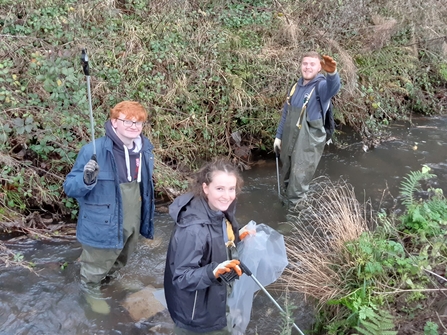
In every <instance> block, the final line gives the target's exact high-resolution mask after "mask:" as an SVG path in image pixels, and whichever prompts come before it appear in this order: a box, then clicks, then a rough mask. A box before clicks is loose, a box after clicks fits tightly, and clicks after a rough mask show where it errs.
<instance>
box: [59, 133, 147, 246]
mask: <svg viewBox="0 0 447 335" xmlns="http://www.w3.org/2000/svg"><path fill="white" fill-rule="evenodd" d="M141 137H142V140H143V148H142V161H143V162H142V166H141V168H142V170H141V182H140V191H141V225H140V233H141V235H143V236H144V237H146V238H149V239H153V235H154V223H153V220H154V212H155V201H154V184H153V181H152V173H153V170H154V155H153V153H152V148H153V146H152V143H151V142H150V141H149V139H147V138H146V137H144V136H141ZM95 144H96V157H97V161H98V165H99V175H98V178H97V181H96V182H95V183H94V184H92V185H86V184H85V183H84V166H85V164H86V163H87V162H88V161H89V160H90V159H91V157H92V154H93V144H92V143H89V144H86V145H85V146H83V147H82V148H81V150H80V152H79V154H78V156H77V158H76V162H75V164H74V166H73V168H72V170H71V171H70V173H69V174H68V175H67V177H66V179H65V182H64V191H65V193H66V194H67V196H69V197H72V198H75V199H76V200H77V201H78V203H79V214H78V224H77V227H76V237H77V239H78V240H79V242H81V243H82V244H86V245H89V246H92V247H96V248H112V249H122V248H123V247H124V245H123V244H124V241H123V206H122V199H121V191H120V187H119V179H118V172H117V167H116V163H115V157H114V155H113V142H112V140H111V139H110V138H109V137H107V136H104V137H101V138H98V139H97V140H96V142H95Z"/></svg>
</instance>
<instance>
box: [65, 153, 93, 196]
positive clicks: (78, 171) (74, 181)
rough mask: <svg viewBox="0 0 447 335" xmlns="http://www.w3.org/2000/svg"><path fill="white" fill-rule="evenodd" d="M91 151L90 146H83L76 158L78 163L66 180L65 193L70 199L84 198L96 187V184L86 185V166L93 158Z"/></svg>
mask: <svg viewBox="0 0 447 335" xmlns="http://www.w3.org/2000/svg"><path fill="white" fill-rule="evenodd" d="M90 151H91V150H89V145H86V146H83V147H82V148H81V150H80V151H79V154H78V157H77V158H76V161H75V163H74V165H73V168H72V169H71V171H70V173H69V174H68V175H67V177H66V178H65V181H64V191H65V194H66V195H67V196H68V197H71V198H82V197H84V196H85V195H86V194H87V193H88V192H90V190H92V189H93V188H94V187H95V185H96V182H95V183H93V184H92V185H86V184H85V183H84V166H85V164H87V162H88V161H89V160H90V158H91V155H92V152H90ZM99 168H101V167H99Z"/></svg>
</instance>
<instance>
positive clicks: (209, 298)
mask: <svg viewBox="0 0 447 335" xmlns="http://www.w3.org/2000/svg"><path fill="white" fill-rule="evenodd" d="M234 208H235V202H233V204H232V205H231V206H230V208H229V209H228V211H227V212H226V213H225V214H224V213H222V212H220V211H212V210H211V209H210V208H209V206H208V203H207V202H206V200H204V199H203V198H202V197H197V196H194V195H193V194H192V193H187V194H184V195H181V196H180V197H178V198H176V199H175V200H174V202H173V203H172V204H171V205H170V206H169V213H170V215H171V217H172V218H173V219H174V220H175V222H176V226H175V230H174V231H173V233H172V237H171V241H170V243H169V248H168V253H167V258H166V268H165V277H164V291H165V297H166V302H167V305H168V310H169V313H170V314H171V317H172V319H173V320H174V322H175V324H176V325H177V326H178V327H179V328H183V329H187V330H189V331H193V332H199V333H203V332H210V331H215V330H221V329H223V328H225V327H226V326H227V318H226V300H227V287H226V284H224V283H223V282H221V280H220V279H216V278H215V277H214V274H213V270H214V269H215V268H216V267H217V266H218V265H219V263H221V262H224V261H225V260H227V252H226V247H225V242H224V235H223V228H222V221H223V219H224V215H225V216H226V217H227V218H228V220H229V221H230V222H231V223H232V225H233V231H234V234H235V236H236V241H235V242H236V243H237V242H239V233H238V231H239V227H238V224H237V222H236V219H235V218H234Z"/></svg>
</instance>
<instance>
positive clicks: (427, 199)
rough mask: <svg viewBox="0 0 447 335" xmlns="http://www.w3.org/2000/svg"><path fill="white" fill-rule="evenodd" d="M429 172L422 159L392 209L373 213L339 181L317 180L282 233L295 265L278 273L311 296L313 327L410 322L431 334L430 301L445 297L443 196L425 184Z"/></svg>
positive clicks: (381, 328) (384, 326)
mask: <svg viewBox="0 0 447 335" xmlns="http://www.w3.org/2000/svg"><path fill="white" fill-rule="evenodd" d="M435 177H436V176H435V175H433V174H432V173H430V169H429V168H428V167H426V166H424V167H423V168H422V170H421V171H416V172H412V173H410V174H409V175H408V176H407V177H406V178H405V179H404V181H403V182H402V184H401V191H400V197H401V203H402V205H403V206H404V208H405V211H404V212H403V214H401V215H399V216H395V215H390V216H388V215H386V214H385V213H384V212H381V213H378V214H377V215H376V214H374V213H372V212H371V211H370V210H368V208H369V206H368V204H365V206H361V205H360V204H359V203H358V202H357V200H355V199H356V198H355V196H353V195H354V194H353V189H352V187H350V186H349V185H346V184H341V185H335V184H331V183H328V184H325V183H323V184H322V185H321V188H322V189H321V190H319V191H318V192H316V194H313V195H312V196H311V197H310V199H309V205H310V206H311V207H310V209H309V210H308V211H305V212H303V213H301V214H300V215H299V216H298V217H297V218H296V222H295V228H296V233H295V234H294V235H293V236H290V237H289V238H288V239H287V250H288V257H289V261H290V262H291V264H296V265H295V266H293V267H288V268H287V269H286V271H285V272H286V276H285V278H284V280H285V281H286V282H288V283H289V285H288V289H289V290H290V289H291V287H292V288H295V289H296V290H297V291H300V292H303V293H305V294H306V295H307V296H308V297H309V298H313V299H314V300H315V304H316V306H317V307H318V310H319V311H320V313H319V315H320V319H319V321H318V323H317V324H316V326H315V328H316V329H315V330H316V332H317V333H324V334H332V335H339V334H340V335H341V334H350V333H356V332H357V333H358V334H368V335H373V334H376V335H379V334H390V335H391V334H397V331H396V330H397V329H402V327H403V326H404V325H405V324H411V325H412V329H413V331H415V332H417V333H421V334H422V333H424V334H437V328H438V326H444V325H442V322H441V321H440V320H441V319H439V318H436V315H437V313H438V311H437V307H436V305H434V304H433V303H434V302H442V301H444V300H445V299H444V293H443V292H444V291H445V290H446V283H447V279H446V277H445V270H446V265H447V247H446V237H447V199H446V198H445V196H444V195H443V193H442V190H440V189H436V188H433V187H431V186H430V180H431V179H433V178H435ZM323 199H324V201H323ZM322 203H324V205H321V204H322ZM317 205H318V206H317ZM315 206H317V207H315ZM317 214H318V215H317ZM371 226H374V227H376V228H375V229H374V230H373V231H372V230H370V229H368V227H371ZM310 227H312V228H310ZM399 334H401V332H399ZM402 334H404V333H402ZM405 334H406V333H405Z"/></svg>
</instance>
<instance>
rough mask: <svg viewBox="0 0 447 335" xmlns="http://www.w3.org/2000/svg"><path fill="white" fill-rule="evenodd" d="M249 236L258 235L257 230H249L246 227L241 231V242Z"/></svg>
mask: <svg viewBox="0 0 447 335" xmlns="http://www.w3.org/2000/svg"><path fill="white" fill-rule="evenodd" d="M248 235H256V229H248V228H247V226H246V225H245V226H244V227H242V228H241V229H239V239H240V240H241V241H242V240H243V239H244V238H246V237H247V236H248Z"/></svg>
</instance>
